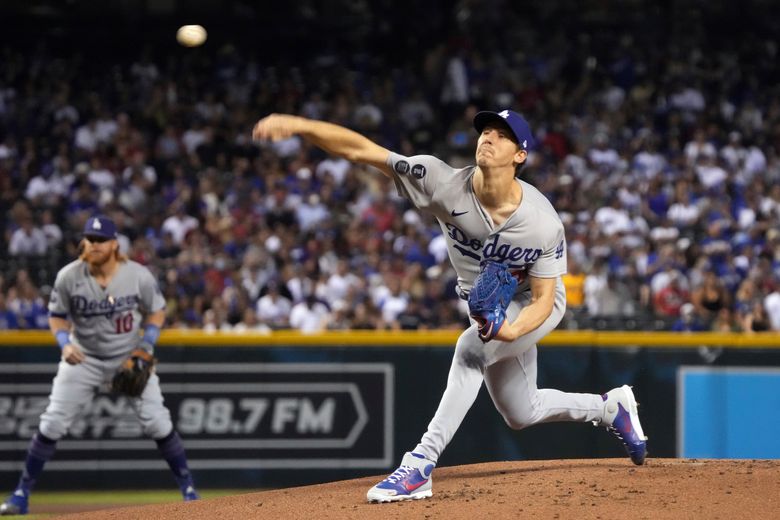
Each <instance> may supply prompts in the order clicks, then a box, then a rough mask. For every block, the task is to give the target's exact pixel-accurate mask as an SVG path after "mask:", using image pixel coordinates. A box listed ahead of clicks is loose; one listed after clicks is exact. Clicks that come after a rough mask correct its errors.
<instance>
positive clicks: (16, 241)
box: [8, 217, 48, 256]
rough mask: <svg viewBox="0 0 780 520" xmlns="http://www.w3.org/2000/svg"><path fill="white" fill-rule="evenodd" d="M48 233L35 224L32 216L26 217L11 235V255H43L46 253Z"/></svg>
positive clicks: (9, 248)
mask: <svg viewBox="0 0 780 520" xmlns="http://www.w3.org/2000/svg"><path fill="white" fill-rule="evenodd" d="M47 246H48V240H47V238H46V234H45V233H44V232H43V230H41V228H39V227H38V226H36V225H35V223H34V222H33V219H32V218H31V217H25V218H23V219H22V221H21V222H20V223H19V228H18V229H17V230H16V231H14V232H13V234H12V235H11V241H10V243H9V244H8V253H9V254H10V255H11V256H41V255H43V254H45V253H46V247H47Z"/></svg>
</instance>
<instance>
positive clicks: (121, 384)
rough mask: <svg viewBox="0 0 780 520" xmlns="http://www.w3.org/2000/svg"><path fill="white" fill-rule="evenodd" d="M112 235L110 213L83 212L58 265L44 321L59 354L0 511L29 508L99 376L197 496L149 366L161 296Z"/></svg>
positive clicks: (190, 496)
mask: <svg viewBox="0 0 780 520" xmlns="http://www.w3.org/2000/svg"><path fill="white" fill-rule="evenodd" d="M116 236H117V235H116V227H115V225H114V222H113V221H112V220H111V219H109V218H107V217H105V216H94V217H91V218H89V219H88V220H87V222H86V224H85V227H84V234H83V239H82V247H83V250H82V254H81V256H80V257H79V259H78V260H76V261H74V262H71V263H70V264H68V265H66V266H65V267H63V268H62V269H61V270H60V271H59V273H57V279H56V281H55V282H54V290H53V292H52V294H51V300H50V302H49V326H50V328H51V331H52V334H54V337H55V338H56V340H57V344H58V345H59V347H60V349H61V351H62V360H61V361H60V364H59V367H58V368H57V375H56V376H55V378H54V382H53V384H52V389H51V394H50V395H49V405H48V406H47V408H46V411H45V412H44V413H43V414H42V415H41V420H40V423H39V426H38V432H37V433H36V434H35V435H34V436H33V438H32V441H31V442H30V446H29V448H28V450H27V458H26V460H25V463H24V469H23V470H22V475H21V478H20V479H19V484H18V485H17V487H16V489H15V490H14V492H13V494H12V495H11V497H10V498H8V500H6V501H5V503H3V504H2V505H0V515H11V514H26V513H27V510H28V500H29V496H30V492H31V491H32V488H33V486H34V485H35V481H36V479H37V478H38V476H39V475H40V474H41V472H42V471H43V466H44V465H45V464H46V461H48V460H49V459H50V458H51V457H52V455H54V451H55V449H56V446H57V441H58V440H59V439H61V438H62V437H63V436H64V435H65V434H66V433H67V432H68V429H69V428H70V426H71V424H72V423H73V421H74V419H76V417H77V415H78V414H79V412H80V411H81V410H83V408H84V406H85V405H86V404H87V403H89V402H90V401H91V400H92V396H93V395H94V393H95V392H96V391H97V390H98V389H100V388H101V387H102V386H103V385H104V384H107V385H110V387H111V388H112V390H113V391H114V392H115V393H119V394H125V395H126V397H127V398H128V399H129V400H130V403H131V404H132V406H133V408H134V410H135V412H136V414H137V415H138V419H139V421H140V422H141V425H142V427H143V431H144V433H146V435H148V436H149V437H151V438H153V439H154V440H155V442H156V443H157V447H158V449H159V451H160V454H161V455H162V457H163V458H164V459H165V460H166V462H167V463H168V465H169V466H170V468H171V471H172V472H173V475H174V478H175V479H176V482H177V483H178V485H179V487H180V489H181V492H182V496H183V498H184V500H185V501H190V500H196V499H197V498H199V497H198V494H197V492H196V491H195V487H194V484H193V480H192V475H191V474H190V471H189V469H188V466H187V458H186V456H185V453H184V446H182V442H181V439H180V438H179V434H178V433H177V432H176V430H174V428H173V423H172V422H171V414H170V412H169V411H168V409H167V408H166V407H165V405H164V404H163V396H162V393H161V391H160V382H159V378H158V377H157V374H155V373H154V371H153V368H154V363H155V358H154V355H153V354H154V346H155V343H156V342H157V339H158V337H159V335H160V328H161V327H162V326H163V323H164V321H165V300H164V299H163V296H162V294H161V293H160V290H159V288H158V286H157V282H156V280H155V279H154V276H153V275H152V273H150V272H149V270H148V269H146V268H145V267H144V266H142V265H140V264H138V263H136V262H133V261H130V260H128V259H127V258H126V257H125V256H124V255H122V254H120V253H119V245H118V243H117V240H116ZM142 324H143V327H144V328H143V336H141V335H140V331H141V327H142Z"/></svg>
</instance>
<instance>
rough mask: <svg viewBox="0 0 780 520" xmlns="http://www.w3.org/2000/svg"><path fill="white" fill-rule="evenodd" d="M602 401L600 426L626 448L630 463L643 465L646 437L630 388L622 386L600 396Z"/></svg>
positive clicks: (645, 452)
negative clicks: (602, 417)
mask: <svg viewBox="0 0 780 520" xmlns="http://www.w3.org/2000/svg"><path fill="white" fill-rule="evenodd" d="M601 397H602V399H604V419H603V420H602V421H601V423H600V424H601V425H602V426H605V427H606V428H607V430H609V431H611V432H612V433H614V434H615V437H617V438H618V439H620V441H621V442H622V443H623V445H624V446H625V447H626V451H627V452H628V456H629V457H631V462H633V463H634V464H636V465H637V466H641V465H642V464H644V463H645V455H647V437H645V434H644V432H643V431H642V425H641V424H640V422H639V412H638V410H637V407H638V406H639V405H638V404H637V402H636V399H635V398H634V392H632V391H631V387H630V386H628V385H623V386H621V387H620V388H615V389H613V390H610V391H609V392H607V393H606V394H604V395H602V396H601Z"/></svg>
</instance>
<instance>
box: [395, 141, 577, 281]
mask: <svg viewBox="0 0 780 520" xmlns="http://www.w3.org/2000/svg"><path fill="white" fill-rule="evenodd" d="M388 164H389V166H391V167H392V169H393V177H394V179H395V184H396V188H397V189H398V192H399V194H401V195H402V196H404V197H406V198H407V199H409V200H410V201H411V202H412V204H414V205H415V206H416V207H417V208H419V209H421V210H424V211H427V212H429V213H431V214H433V216H435V217H436V219H437V220H438V221H439V225H440V226H441V230H442V232H443V233H444V236H445V238H446V240H447V250H448V253H449V257H450V261H451V262H452V265H453V267H454V268H455V271H456V273H457V274H458V284H459V286H460V288H461V290H462V291H464V292H468V291H469V289H471V286H472V285H473V283H474V280H475V279H476V277H477V275H478V274H479V263H480V261H481V260H482V259H490V260H495V261H497V262H501V263H504V264H507V265H508V266H509V268H510V272H512V274H513V275H514V276H515V277H517V278H518V280H519V281H520V285H519V288H518V294H522V293H523V292H525V291H527V290H529V283H528V280H527V277H526V274H529V275H532V276H536V277H539V278H556V277H559V276H561V275H563V274H565V273H566V239H565V237H564V231H563V223H562V222H561V219H560V217H559V216H558V213H557V212H556V211H555V209H554V208H553V206H552V204H550V201H548V200H547V199H546V198H545V196H544V195H542V193H541V192H540V191H539V190H537V189H536V188H534V187H533V186H531V185H530V184H528V183H527V182H524V181H521V180H519V179H517V182H518V183H520V185H521V186H522V189H523V199H522V202H521V203H520V205H519V206H518V208H517V210H516V211H515V212H514V213H513V214H512V215H511V216H510V217H509V218H508V219H507V220H506V221H505V222H504V223H503V224H501V225H500V226H495V225H494V223H493V221H492V219H491V218H490V216H489V215H488V213H487V212H486V211H485V210H484V209H483V208H482V205H481V204H480V203H479V201H478V200H477V197H476V195H475V194H474V189H473V188H472V185H471V177H472V176H473V175H474V172H475V171H476V167H475V166H469V167H466V168H460V169H455V168H452V167H451V166H449V165H448V164H446V163H444V162H443V161H441V160H439V159H437V158H436V157H432V156H430V155H416V156H413V157H404V156H402V155H399V154H396V153H391V154H390V157H389V159H388ZM556 290H557V291H563V290H564V289H563V284H562V283H560V282H559V283H558V284H557V285H556Z"/></svg>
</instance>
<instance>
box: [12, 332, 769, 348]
mask: <svg viewBox="0 0 780 520" xmlns="http://www.w3.org/2000/svg"><path fill="white" fill-rule="evenodd" d="M459 335H460V331H457V330H433V331H397V332H396V331H365V330H360V331H328V332H323V333H319V334H302V333H300V332H297V331H292V330H279V331H274V332H272V333H268V334H263V333H257V332H246V333H244V332H242V333H237V332H236V333H233V332H204V331H201V330H174V329H169V330H165V331H163V333H162V336H161V337H160V345H161V346H179V345H182V346H187V347H215V346H230V347H242V346H246V347H276V346H290V347H320V346H338V347H342V346H343V347H363V348H371V347H415V346H419V347H450V348H451V347H454V346H455V342H456V341H457V339H458V336H459ZM19 345H24V346H38V347H44V346H45V347H54V345H55V343H54V338H53V337H52V336H51V334H49V333H48V332H47V331H0V347H2V346H19ZM541 345H543V346H545V347H575V346H577V347H614V348H623V347H652V348H691V347H699V346H707V347H730V348H766V349H775V348H780V333H773V332H762V333H752V334H742V333H715V332H698V333H679V332H621V331H593V330H556V331H553V332H552V333H551V334H550V335H549V336H547V337H546V338H544V340H542V342H541Z"/></svg>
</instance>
